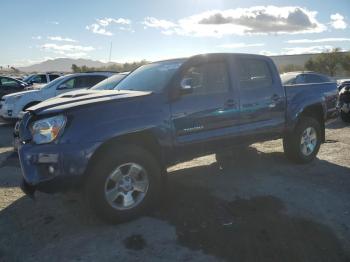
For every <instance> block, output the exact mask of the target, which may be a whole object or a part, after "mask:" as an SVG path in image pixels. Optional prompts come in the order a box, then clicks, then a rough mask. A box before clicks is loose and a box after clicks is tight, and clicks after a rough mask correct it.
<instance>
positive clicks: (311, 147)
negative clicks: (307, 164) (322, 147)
mask: <svg viewBox="0 0 350 262" xmlns="http://www.w3.org/2000/svg"><path fill="white" fill-rule="evenodd" d="M316 146H317V133H316V130H315V128H313V127H308V128H306V129H305V130H304V132H303V133H302V135H301V141H300V148H301V152H302V154H303V155H304V156H309V155H311V154H312V153H313V152H314V151H315V148H316Z"/></svg>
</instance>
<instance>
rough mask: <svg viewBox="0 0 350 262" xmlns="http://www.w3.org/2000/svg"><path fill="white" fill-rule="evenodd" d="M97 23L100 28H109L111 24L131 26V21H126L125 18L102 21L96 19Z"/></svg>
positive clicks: (103, 19)
mask: <svg viewBox="0 0 350 262" xmlns="http://www.w3.org/2000/svg"><path fill="white" fill-rule="evenodd" d="M96 21H97V23H98V24H99V25H100V26H108V25H110V24H111V23H115V24H121V25H130V24H131V20H129V19H125V18H118V19H115V18H107V17H106V18H102V19H96Z"/></svg>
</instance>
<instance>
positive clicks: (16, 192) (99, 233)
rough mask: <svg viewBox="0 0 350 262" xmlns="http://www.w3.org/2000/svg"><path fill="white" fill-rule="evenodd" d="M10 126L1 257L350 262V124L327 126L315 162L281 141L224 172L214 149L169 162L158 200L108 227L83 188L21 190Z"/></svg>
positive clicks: (0, 135) (4, 157)
mask: <svg viewBox="0 0 350 262" xmlns="http://www.w3.org/2000/svg"><path fill="white" fill-rule="evenodd" d="M11 129H12V127H11V126H6V125H2V126H0V261H96V260H98V261H111V260H127V261H130V260H131V261H163V260H167V261H176V260H181V261H182V260H184V261H221V260H230V261H317V262H319V261H332V262H335V261H350V190H349V189H350V126H346V125H345V124H343V123H341V122H340V121H339V122H335V123H333V124H332V125H330V126H328V127H327V131H326V132H327V143H325V144H324V145H323V146H322V147H321V150H320V153H319V156H318V159H317V160H316V161H314V162H313V163H311V164H308V165H295V164H292V163H290V162H288V161H287V160H286V159H285V157H284V155H283V151H282V146H281V141H280V140H276V141H271V142H266V143H261V144H255V145H253V146H252V147H250V148H249V149H248V150H246V151H244V152H239V154H237V156H235V158H234V159H233V161H232V163H231V164H230V166H228V167H227V168H226V169H225V170H220V169H219V167H218V166H217V164H216V162H215V158H214V156H213V155H210V156H206V157H202V158H198V159H195V160H193V161H190V162H186V163H183V164H180V165H177V166H174V167H172V168H170V169H169V183H168V188H167V190H165V191H166V193H165V194H164V195H163V196H162V204H161V206H160V207H159V208H158V209H157V210H156V211H154V212H153V213H151V214H149V215H148V216H145V217H142V218H140V219H137V220H135V221H131V222H129V223H125V224H120V225H106V224H103V223H102V222H100V221H98V220H97V219H96V218H95V217H94V216H93V215H92V214H91V213H89V211H88V210H86V208H84V205H83V204H82V201H81V200H80V198H79V195H77V194H68V195H60V194H57V195H47V194H42V193H39V194H37V199H36V201H32V200H31V199H29V198H27V197H26V196H24V195H23V193H22V192H21V191H20V189H19V188H18V185H19V181H20V178H21V171H20V168H19V163H18V159H17V157H16V154H14V153H13V152H12V148H11V134H12V130H11Z"/></svg>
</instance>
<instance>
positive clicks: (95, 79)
mask: <svg viewBox="0 0 350 262" xmlns="http://www.w3.org/2000/svg"><path fill="white" fill-rule="evenodd" d="M106 78H107V77H105V76H97V75H96V76H82V77H78V78H77V83H76V86H75V88H90V87H93V86H94V85H96V84H97V83H99V82H100V81H102V80H104V79H106Z"/></svg>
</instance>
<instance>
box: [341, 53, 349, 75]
mask: <svg viewBox="0 0 350 262" xmlns="http://www.w3.org/2000/svg"><path fill="white" fill-rule="evenodd" d="M342 67H343V69H344V71H346V72H347V73H349V74H350V53H347V54H346V55H345V56H344V59H343V61H342Z"/></svg>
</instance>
